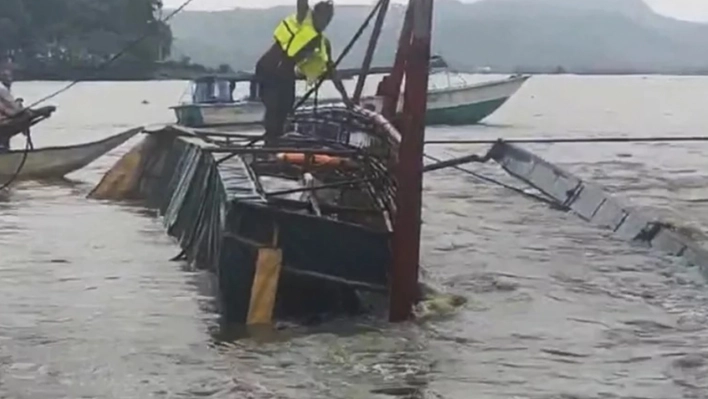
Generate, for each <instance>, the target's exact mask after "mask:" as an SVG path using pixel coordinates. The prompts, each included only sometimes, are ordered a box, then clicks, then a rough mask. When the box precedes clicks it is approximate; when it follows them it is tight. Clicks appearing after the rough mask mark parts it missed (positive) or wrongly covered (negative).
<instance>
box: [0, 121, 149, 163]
mask: <svg viewBox="0 0 708 399" xmlns="http://www.w3.org/2000/svg"><path fill="white" fill-rule="evenodd" d="M144 130H145V127H144V126H139V127H135V128H131V129H128V130H124V131H122V132H120V133H116V134H114V135H111V136H108V137H106V138H104V139H101V140H97V141H90V142H88V143H81V144H74V145H70V146H51V147H41V148H35V149H31V150H29V151H27V150H24V149H22V150H10V151H7V152H4V153H1V154H0V157H2V156H5V155H17V154H20V155H21V154H24V153H25V152H28V153H32V154H34V153H39V152H47V151H66V150H76V149H82V148H86V147H93V146H97V145H100V144H104V143H107V142H109V141H111V140H114V139H116V138H118V137H120V136H123V135H128V133H132V135H137V134H139V133H141V132H143V131H144Z"/></svg>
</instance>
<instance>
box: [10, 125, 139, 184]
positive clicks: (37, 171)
mask: <svg viewBox="0 0 708 399" xmlns="http://www.w3.org/2000/svg"><path fill="white" fill-rule="evenodd" d="M142 130H143V127H138V128H133V129H130V130H127V131H125V132H121V133H118V134H116V135H113V136H110V137H108V138H105V139H103V140H99V141H94V142H92V143H85V144H78V145H72V146H66V147H46V148H38V149H34V150H29V151H27V154H26V159H25V160H24V165H22V167H21V168H20V165H21V164H22V160H23V158H25V150H24V149H17V150H12V151H9V152H6V153H1V154H0V178H2V179H7V178H11V177H12V176H14V175H15V174H17V177H16V179H17V180H32V179H36V180H40V179H56V178H61V177H64V176H65V175H67V174H69V173H71V172H74V171H76V170H79V169H81V168H83V167H85V166H86V165H88V164H90V163H91V162H93V161H95V160H96V159H98V158H100V157H101V156H103V155H104V154H106V153H107V152H109V151H111V150H112V149H114V148H116V147H118V146H119V145H121V144H123V143H125V142H126V141H128V140H129V139H130V138H132V137H133V136H135V135H136V134H138V133H140V132H141V131H142ZM18 169H19V171H18ZM1 182H2V181H0V183H1Z"/></svg>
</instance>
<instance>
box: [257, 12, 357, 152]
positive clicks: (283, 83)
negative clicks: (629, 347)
mask: <svg viewBox="0 0 708 399" xmlns="http://www.w3.org/2000/svg"><path fill="white" fill-rule="evenodd" d="M333 16H334V5H333V4H332V2H331V1H321V2H319V3H317V4H315V6H314V7H313V8H312V9H310V7H309V4H308V1H307V0H297V12H296V13H295V14H293V15H290V16H288V17H287V18H285V19H284V20H282V21H281V22H280V23H279V24H278V26H277V27H276V29H275V32H274V33H273V36H274V43H273V44H272V45H271V47H270V48H269V49H268V50H267V51H266V52H265V54H263V56H262V57H261V58H260V59H259V60H258V63H257V64H256V79H257V80H258V82H259V93H260V98H261V101H262V102H263V105H264V106H265V115H264V118H263V119H264V120H263V124H264V126H265V131H266V132H265V137H266V144H269V143H272V141H273V140H274V139H277V138H278V137H280V136H282V134H283V128H284V124H285V120H286V118H287V116H288V114H289V113H290V111H291V110H292V107H293V105H294V103H295V81H296V76H297V75H296V72H299V73H300V74H302V75H304V77H305V79H306V80H307V82H308V84H314V83H315V82H317V80H318V79H320V78H321V77H322V76H323V75H324V74H325V73H329V74H330V75H329V77H330V78H331V79H332V82H333V83H334V86H335V87H336V88H337V90H338V91H339V93H340V94H341V95H342V99H343V101H344V102H345V104H346V105H347V106H351V100H350V99H349V96H348V95H347V92H346V90H345V89H344V85H343V84H342V81H341V80H340V79H339V78H338V76H337V73H336V71H335V68H334V63H333V62H332V48H331V44H330V42H329V39H327V37H325V35H324V34H323V32H324V30H325V29H326V28H327V26H328V25H329V23H330V22H331V20H332V17H333Z"/></svg>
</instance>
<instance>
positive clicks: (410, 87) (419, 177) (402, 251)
mask: <svg viewBox="0 0 708 399" xmlns="http://www.w3.org/2000/svg"><path fill="white" fill-rule="evenodd" d="M409 14H410V15H409ZM432 14H433V0H410V1H409V3H408V12H407V18H406V21H408V20H409V19H410V26H411V41H410V45H409V46H406V47H407V51H406V52H405V53H406V54H405V56H406V57H405V58H406V68H405V74H406V89H405V94H404V96H405V97H404V103H403V115H402V118H401V124H400V125H401V127H402V131H401V136H402V137H401V144H400V148H399V155H398V166H397V170H396V181H397V194H396V218H395V222H394V231H393V240H392V241H393V242H392V247H393V265H392V270H391V273H390V280H391V283H390V304H389V319H390V321H392V322H399V321H405V320H407V319H409V318H410V317H411V316H412V310H413V305H414V304H415V302H416V301H417V300H418V299H419V296H420V292H419V291H420V290H419V286H418V271H419V270H418V269H419V262H420V230H421V217H420V214H421V206H422V191H423V147H424V142H425V114H426V110H427V106H428V75H429V65H430V41H431V36H432V34H431V29H432ZM409 17H410V18H409ZM404 29H405V24H404ZM402 42H403V40H402ZM398 51H399V53H400V52H401V47H399V49H398ZM397 61H398V60H397ZM394 72H395V71H394ZM399 87H400V84H399ZM394 110H395V109H394Z"/></svg>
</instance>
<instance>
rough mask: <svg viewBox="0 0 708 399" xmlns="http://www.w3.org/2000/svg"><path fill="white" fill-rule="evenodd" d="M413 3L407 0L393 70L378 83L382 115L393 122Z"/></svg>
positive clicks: (409, 40)
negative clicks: (381, 98) (381, 99)
mask: <svg viewBox="0 0 708 399" xmlns="http://www.w3.org/2000/svg"><path fill="white" fill-rule="evenodd" d="M413 3H415V1H414V0H409V3H408V8H407V9H406V16H405V18H404V19H403V27H401V36H400V37H399V39H398V49H397V51H396V59H395V61H394V63H393V70H392V71H391V73H389V74H388V76H385V77H384V78H383V80H382V81H381V83H379V89H378V95H380V96H383V101H384V103H383V111H382V114H383V116H385V117H386V118H387V119H388V120H390V121H393V120H394V118H395V116H396V109H397V108H398V99H399V97H400V96H401V83H402V82H403V75H404V74H405V68H406V58H407V54H408V49H409V47H410V44H411V30H412V27H413Z"/></svg>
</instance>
